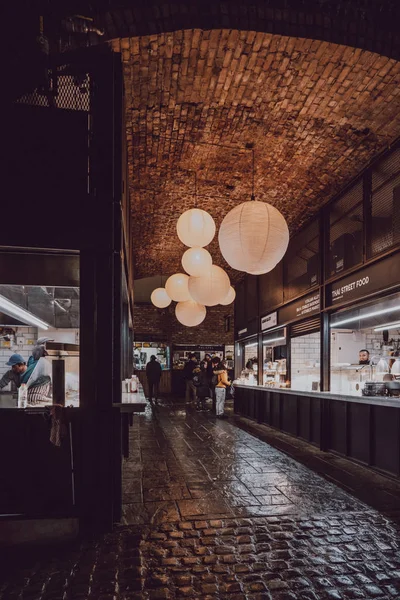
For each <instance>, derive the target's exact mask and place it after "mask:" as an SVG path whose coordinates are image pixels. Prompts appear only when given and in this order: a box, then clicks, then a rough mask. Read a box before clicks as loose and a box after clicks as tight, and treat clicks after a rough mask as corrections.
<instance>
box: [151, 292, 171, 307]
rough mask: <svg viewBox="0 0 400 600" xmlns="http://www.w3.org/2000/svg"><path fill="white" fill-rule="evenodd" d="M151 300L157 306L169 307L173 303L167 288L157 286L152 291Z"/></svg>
mask: <svg viewBox="0 0 400 600" xmlns="http://www.w3.org/2000/svg"><path fill="white" fill-rule="evenodd" d="M150 300H151V301H152V303H153V304H154V306H156V307H157V308H167V306H169V305H170V304H171V298H170V297H169V296H168V294H167V290H166V289H165V288H156V289H155V290H154V291H153V292H152V294H151V296H150Z"/></svg>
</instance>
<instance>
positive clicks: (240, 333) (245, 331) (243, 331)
mask: <svg viewBox="0 0 400 600" xmlns="http://www.w3.org/2000/svg"><path fill="white" fill-rule="evenodd" d="M245 333H247V327H245V328H244V329H240V331H238V335H244V334H245Z"/></svg>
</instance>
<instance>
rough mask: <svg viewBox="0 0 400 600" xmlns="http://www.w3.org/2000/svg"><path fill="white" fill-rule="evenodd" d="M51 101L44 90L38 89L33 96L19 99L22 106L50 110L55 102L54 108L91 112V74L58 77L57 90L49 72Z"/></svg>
mask: <svg viewBox="0 0 400 600" xmlns="http://www.w3.org/2000/svg"><path fill="white" fill-rule="evenodd" d="M49 82H50V91H51V92H52V94H51V99H50V100H49V97H48V96H47V95H46V93H45V92H44V91H43V90H39V89H36V90H35V91H34V92H32V93H31V94H26V95H25V96H22V97H21V98H19V100H18V102H19V103H21V104H29V105H31V106H42V107H43V108H49V107H50V105H51V104H50V102H51V101H52V100H53V101H54V105H53V106H54V107H55V108H60V109H64V110H79V111H84V112H89V109H90V89H89V88H90V80H89V74H88V73H85V74H84V75H79V76H75V75H58V77H57V89H56V90H55V89H54V87H53V83H52V79H51V74H50V72H49Z"/></svg>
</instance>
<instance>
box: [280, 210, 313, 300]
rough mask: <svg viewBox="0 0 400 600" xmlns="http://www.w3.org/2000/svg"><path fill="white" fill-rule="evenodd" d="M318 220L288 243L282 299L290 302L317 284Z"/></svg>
mask: <svg viewBox="0 0 400 600" xmlns="http://www.w3.org/2000/svg"><path fill="white" fill-rule="evenodd" d="M318 262H319V220H318V219H316V220H315V221H313V222H312V223H310V225H308V226H307V227H306V228H305V229H303V230H302V231H301V232H300V233H299V234H298V235H296V236H295V237H294V238H292V240H291V241H290V243H289V248H288V250H287V252H286V255H285V258H284V298H285V301H287V300H291V299H292V298H295V297H296V296H299V295H300V294H302V293H304V292H305V291H307V290H308V289H309V288H311V287H313V286H315V285H317V284H318V282H319V265H318Z"/></svg>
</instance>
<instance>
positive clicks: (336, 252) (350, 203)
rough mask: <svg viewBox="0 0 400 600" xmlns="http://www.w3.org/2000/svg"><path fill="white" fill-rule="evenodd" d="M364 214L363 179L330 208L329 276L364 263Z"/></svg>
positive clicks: (327, 266)
mask: <svg viewBox="0 0 400 600" xmlns="http://www.w3.org/2000/svg"><path fill="white" fill-rule="evenodd" d="M363 214H364V213H363V182H362V179H360V181H358V182H357V183H356V184H355V185H354V186H353V187H352V188H351V189H350V190H349V191H348V192H346V193H345V194H344V195H343V196H342V197H341V198H339V199H338V200H336V202H334V203H332V204H331V205H330V207H329V253H328V256H327V265H326V268H327V273H328V276H332V275H335V274H336V273H341V272H342V271H346V270H347V269H350V268H351V267H354V266H356V265H358V264H360V263H361V262H362V258H363V221H364V217H363Z"/></svg>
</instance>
